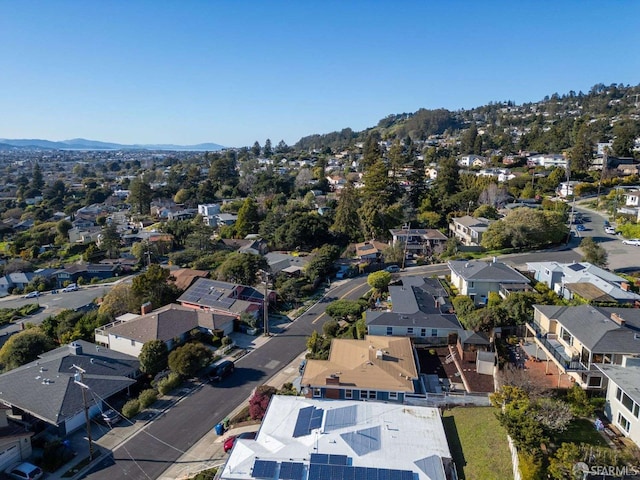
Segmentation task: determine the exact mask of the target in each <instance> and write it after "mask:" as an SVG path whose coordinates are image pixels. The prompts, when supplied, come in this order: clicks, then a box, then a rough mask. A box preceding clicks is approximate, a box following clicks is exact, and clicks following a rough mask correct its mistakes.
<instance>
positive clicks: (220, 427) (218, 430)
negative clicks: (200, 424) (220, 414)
mask: <svg viewBox="0 0 640 480" xmlns="http://www.w3.org/2000/svg"><path fill="white" fill-rule="evenodd" d="M215 430H216V435H222V434H223V433H224V425H223V424H222V423H218V424H217V425H216V426H215Z"/></svg>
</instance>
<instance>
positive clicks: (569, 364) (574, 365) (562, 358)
mask: <svg viewBox="0 0 640 480" xmlns="http://www.w3.org/2000/svg"><path fill="white" fill-rule="evenodd" d="M527 327H528V328H529V330H530V331H532V332H533V333H535V338H536V342H538V343H539V344H540V346H541V347H542V348H543V350H544V351H545V352H546V353H547V354H548V355H549V356H551V357H552V358H553V359H554V361H555V363H556V364H558V365H559V366H560V368H563V369H564V370H565V371H566V372H579V371H584V370H589V369H588V368H587V367H586V366H584V365H583V364H582V362H580V357H579V356H577V355H573V356H569V355H567V352H566V351H565V349H564V345H562V343H560V342H559V341H558V340H556V339H555V338H548V336H547V335H548V334H547V333H545V332H543V331H542V329H541V328H540V325H538V324H537V323H535V322H530V323H527Z"/></svg>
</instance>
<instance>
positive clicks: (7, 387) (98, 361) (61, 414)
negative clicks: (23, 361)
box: [0, 340, 139, 425]
mask: <svg viewBox="0 0 640 480" xmlns="http://www.w3.org/2000/svg"><path fill="white" fill-rule="evenodd" d="M75 343H76V344H78V345H80V347H81V348H82V353H80V354H78V355H75V354H73V353H72V351H71V349H70V347H69V346H64V347H60V348H57V349H56V350H52V351H50V352H47V353H46V354H44V355H42V356H41V359H40V360H37V361H34V362H31V363H28V364H27V365H23V366H21V367H19V368H16V369H14V370H11V371H9V372H7V373H4V374H2V375H0V401H2V402H4V403H6V404H9V405H14V406H16V407H18V408H20V409H22V410H24V411H26V412H29V413H31V414H32V415H33V416H35V417H37V418H40V419H42V420H44V421H46V422H48V423H51V424H54V425H57V424H60V423H61V422H62V421H64V420H65V419H66V418H70V417H73V416H74V415H76V414H77V413H78V412H80V411H81V410H82V409H83V402H82V391H81V387H80V386H79V385H77V384H75V383H74V373H75V369H73V368H72V367H73V365H76V366H78V367H80V368H82V369H84V370H85V371H86V373H85V374H84V383H85V384H86V385H87V386H88V387H89V388H90V393H91V394H90V395H89V396H88V401H89V402H90V403H94V402H97V401H100V400H99V399H104V398H108V397H110V396H111V395H113V394H115V393H117V392H119V391H121V390H123V389H124V388H126V387H127V386H129V385H131V384H133V383H135V382H134V380H133V379H132V378H130V377H134V376H135V375H136V372H137V371H138V367H139V362H138V360H137V359H136V358H135V357H132V356H130V355H126V354H123V353H119V352H115V351H113V350H108V349H106V348H98V346H97V345H94V344H93V343H89V342H85V341H83V340H77V341H76V342H75Z"/></svg>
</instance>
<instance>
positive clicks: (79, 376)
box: [71, 365, 93, 461]
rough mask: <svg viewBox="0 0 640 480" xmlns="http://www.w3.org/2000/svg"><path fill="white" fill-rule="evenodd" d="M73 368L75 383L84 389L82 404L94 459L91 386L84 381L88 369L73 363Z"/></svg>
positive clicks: (90, 457) (90, 450)
mask: <svg viewBox="0 0 640 480" xmlns="http://www.w3.org/2000/svg"><path fill="white" fill-rule="evenodd" d="M71 368H75V369H76V374H75V375H74V380H73V383H76V384H78V385H79V386H80V388H81V389H82V405H84V419H85V422H86V423H87V438H88V439H89V460H90V461H91V460H93V440H92V439H91V419H90V418H89V405H87V392H86V391H87V390H89V387H88V386H87V385H86V384H85V383H84V374H85V373H86V371H85V370H84V369H83V368H80V367H78V366H77V365H73V366H72V367H71Z"/></svg>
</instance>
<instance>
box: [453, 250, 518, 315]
mask: <svg viewBox="0 0 640 480" xmlns="http://www.w3.org/2000/svg"><path fill="white" fill-rule="evenodd" d="M448 265H449V270H451V284H452V285H453V286H455V287H456V288H457V289H458V291H459V292H460V293H461V294H462V295H468V296H469V297H471V299H472V300H473V301H474V302H475V303H476V304H479V305H482V304H485V303H487V300H488V298H489V293H491V292H496V293H500V294H501V295H502V296H506V295H507V294H508V292H509V291H510V290H511V289H521V288H523V286H525V285H528V284H529V279H528V278H527V277H525V276H524V275H522V274H521V273H520V272H518V271H516V270H515V269H513V268H511V267H510V266H508V265H506V264H504V263H502V262H496V261H495V260H494V261H493V262H482V261H465V260H450V261H449V263H448Z"/></svg>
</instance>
